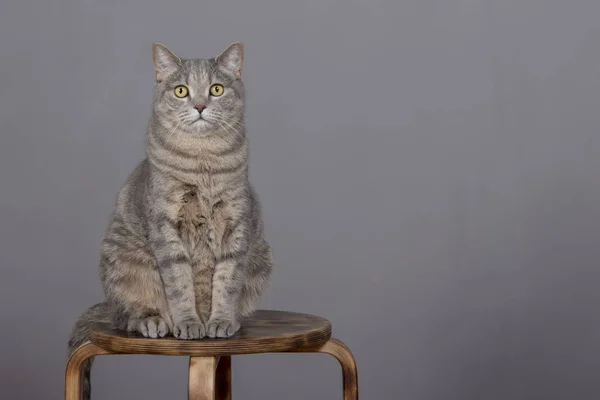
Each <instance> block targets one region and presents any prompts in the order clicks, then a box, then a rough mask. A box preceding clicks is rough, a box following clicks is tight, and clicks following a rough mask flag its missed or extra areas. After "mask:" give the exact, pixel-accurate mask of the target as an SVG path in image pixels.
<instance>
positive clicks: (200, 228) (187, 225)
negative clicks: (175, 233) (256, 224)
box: [178, 187, 229, 251]
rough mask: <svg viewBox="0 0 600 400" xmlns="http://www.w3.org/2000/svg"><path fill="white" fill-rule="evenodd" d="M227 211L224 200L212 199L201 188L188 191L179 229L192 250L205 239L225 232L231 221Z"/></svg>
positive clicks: (183, 201)
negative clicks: (228, 222)
mask: <svg viewBox="0 0 600 400" xmlns="http://www.w3.org/2000/svg"><path fill="white" fill-rule="evenodd" d="M225 209H226V207H225V201H224V200H223V199H220V198H211V197H210V196H207V195H206V194H205V193H202V192H201V188H197V187H194V188H188V189H187V190H186V192H185V194H184V195H183V197H182V202H181V204H180V208H179V212H178V228H179V233H180V235H181V237H182V239H183V240H184V242H185V243H186V244H187V245H188V247H189V248H190V250H192V251H193V250H195V249H196V248H197V245H198V244H199V243H200V242H202V240H203V239H208V237H214V236H215V235H217V236H218V235H219V233H221V232H223V231H224V229H225V226H226V224H227V220H228V219H229V218H228V217H227V215H226V212H225Z"/></svg>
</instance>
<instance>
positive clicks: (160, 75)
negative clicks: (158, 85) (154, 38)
mask: <svg viewBox="0 0 600 400" xmlns="http://www.w3.org/2000/svg"><path fill="white" fill-rule="evenodd" d="M152 58H153V59H154V70H155V71H156V80H157V81H158V82H160V81H162V80H164V79H165V77H167V76H169V75H171V74H172V73H173V72H175V71H177V70H178V69H179V68H181V58H179V57H177V56H176V55H175V54H173V52H172V51H171V50H169V49H167V47H166V46H165V45H163V44H160V43H154V44H153V45H152Z"/></svg>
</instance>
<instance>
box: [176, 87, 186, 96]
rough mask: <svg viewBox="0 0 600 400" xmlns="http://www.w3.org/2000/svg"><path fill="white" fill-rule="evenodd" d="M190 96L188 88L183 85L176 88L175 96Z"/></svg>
mask: <svg viewBox="0 0 600 400" xmlns="http://www.w3.org/2000/svg"><path fill="white" fill-rule="evenodd" d="M187 95H188V88H187V87H185V86H183V85H179V86H177V87H175V96H177V97H179V98H184V97H186V96H187Z"/></svg>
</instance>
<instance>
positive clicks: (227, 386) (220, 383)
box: [216, 356, 231, 400]
mask: <svg viewBox="0 0 600 400" xmlns="http://www.w3.org/2000/svg"><path fill="white" fill-rule="evenodd" d="M216 379H217V383H216V385H217V396H216V397H217V400H231V356H221V357H220V358H219V365H218V366H217V377H216Z"/></svg>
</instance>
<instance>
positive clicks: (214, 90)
mask: <svg viewBox="0 0 600 400" xmlns="http://www.w3.org/2000/svg"><path fill="white" fill-rule="evenodd" d="M210 94H212V95H213V96H215V97H219V96H220V95H222V94H223V85H219V84H218V83H215V84H214V85H212V86H211V87H210Z"/></svg>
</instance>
